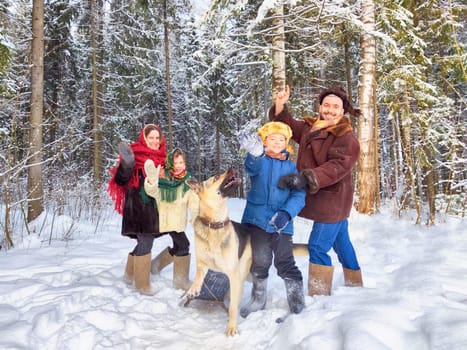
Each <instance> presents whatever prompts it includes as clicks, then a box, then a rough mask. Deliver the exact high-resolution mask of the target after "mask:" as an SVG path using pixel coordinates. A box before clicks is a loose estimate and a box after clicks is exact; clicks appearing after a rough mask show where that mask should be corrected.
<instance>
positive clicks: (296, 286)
mask: <svg viewBox="0 0 467 350" xmlns="http://www.w3.org/2000/svg"><path fill="white" fill-rule="evenodd" d="M284 282H285V290H286V293H287V302H288V303H289V309H290V312H292V313H294V314H299V313H300V312H302V310H303V309H304V307H305V296H304V295H303V282H302V281H297V280H293V279H290V278H285V279H284Z"/></svg>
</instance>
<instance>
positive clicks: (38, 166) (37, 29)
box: [27, 0, 44, 222]
mask: <svg viewBox="0 0 467 350" xmlns="http://www.w3.org/2000/svg"><path fill="white" fill-rule="evenodd" d="M32 35H33V38H32V48H31V51H32V52H31V59H32V62H31V63H32V64H31V67H32V68H31V107H30V108H31V114H30V117H29V159H28V164H29V168H28V218H27V221H28V222H31V221H32V220H34V219H36V218H37V217H38V216H39V215H40V214H41V213H42V211H43V210H44V206H43V196H44V189H43V179H42V119H43V114H44V110H43V109H44V0H33V8H32Z"/></svg>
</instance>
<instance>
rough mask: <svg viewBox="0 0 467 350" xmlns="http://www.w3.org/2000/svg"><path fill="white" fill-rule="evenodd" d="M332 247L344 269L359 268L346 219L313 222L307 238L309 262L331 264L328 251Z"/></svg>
mask: <svg viewBox="0 0 467 350" xmlns="http://www.w3.org/2000/svg"><path fill="white" fill-rule="evenodd" d="M331 248H333V249H334V251H335V252H336V254H337V257H338V259H339V262H340V263H341V264H342V266H343V267H345V268H346V269H351V270H359V269H360V266H359V265H358V261H357V256H356V255H355V250H354V248H353V245H352V243H351V242H350V237H349V225H348V221H347V219H345V220H342V221H339V222H334V223H332V224H328V223H324V222H316V221H315V222H314V223H313V228H312V230H311V233H310V238H309V239H308V251H309V252H310V262H311V263H313V264H318V265H326V266H331V265H332V263H331V257H330V256H329V255H328V252H329V251H330V250H331Z"/></svg>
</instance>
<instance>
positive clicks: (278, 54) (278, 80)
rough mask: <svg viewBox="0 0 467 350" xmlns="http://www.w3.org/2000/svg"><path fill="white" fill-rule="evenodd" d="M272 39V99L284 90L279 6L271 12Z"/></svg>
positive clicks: (283, 35) (282, 39) (283, 55)
mask: <svg viewBox="0 0 467 350" xmlns="http://www.w3.org/2000/svg"><path fill="white" fill-rule="evenodd" d="M272 25H273V28H274V30H273V37H272V47H273V49H272V99H274V96H275V93H276V92H277V91H281V90H284V89H285V81H286V76H285V52H284V50H285V34H284V7H283V6H279V7H277V8H275V9H274V11H273V21H272Z"/></svg>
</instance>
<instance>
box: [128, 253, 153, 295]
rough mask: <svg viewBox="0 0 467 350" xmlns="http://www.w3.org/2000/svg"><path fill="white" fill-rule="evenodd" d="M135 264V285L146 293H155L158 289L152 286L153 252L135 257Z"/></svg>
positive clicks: (141, 291) (142, 292)
mask: <svg viewBox="0 0 467 350" xmlns="http://www.w3.org/2000/svg"><path fill="white" fill-rule="evenodd" d="M133 260H134V264H135V287H136V289H137V290H138V291H139V292H140V293H141V294H144V295H154V294H156V291H155V290H154V289H153V288H152V287H151V280H150V277H151V253H148V254H146V255H143V256H137V255H135V256H134V257H133Z"/></svg>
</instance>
